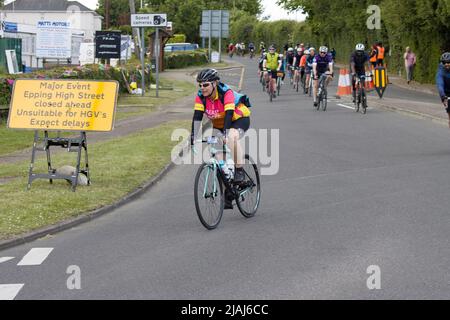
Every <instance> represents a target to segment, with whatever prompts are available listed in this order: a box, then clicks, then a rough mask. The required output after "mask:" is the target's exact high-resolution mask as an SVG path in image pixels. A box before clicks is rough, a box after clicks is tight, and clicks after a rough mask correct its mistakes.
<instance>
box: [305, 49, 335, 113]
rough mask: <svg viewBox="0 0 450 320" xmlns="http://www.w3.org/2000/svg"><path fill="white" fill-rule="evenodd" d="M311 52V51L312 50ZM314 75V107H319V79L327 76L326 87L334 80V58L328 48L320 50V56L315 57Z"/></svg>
mask: <svg viewBox="0 0 450 320" xmlns="http://www.w3.org/2000/svg"><path fill="white" fill-rule="evenodd" d="M310 51H311V50H310ZM313 74H314V78H313V79H314V90H313V95H314V107H317V88H318V86H319V81H318V80H319V78H320V76H321V75H322V74H326V75H327V80H326V81H325V86H327V85H328V83H329V82H330V81H331V79H332V78H333V58H332V56H331V54H329V53H328V48H327V47H325V46H321V47H320V48H319V54H317V55H316V56H315V57H314V60H313Z"/></svg>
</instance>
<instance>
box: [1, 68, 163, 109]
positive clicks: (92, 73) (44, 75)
mask: <svg viewBox="0 0 450 320" xmlns="http://www.w3.org/2000/svg"><path fill="white" fill-rule="evenodd" d="M139 70H140V66H137V65H136V64H134V63H129V64H127V65H126V66H124V67H117V68H113V67H111V68H108V69H106V68H105V67H104V66H103V65H98V64H90V65H84V66H82V67H72V68H70V67H56V68H52V69H47V70H44V69H43V70H37V71H35V72H32V73H23V74H15V75H8V76H7V78H0V110H1V109H2V108H1V106H5V105H9V104H10V102H11V94H12V87H13V84H14V80H15V79H25V78H27V79H43V80H44V79H80V80H116V81H117V82H119V93H128V89H127V85H126V83H125V79H126V80H127V81H128V83H130V82H131V81H136V82H137V84H138V86H139V87H140V82H141V80H140V79H141V73H140V72H139ZM149 71H150V65H149V64H147V65H146V72H145V74H146V79H145V83H146V85H147V86H149V84H150V83H155V81H154V78H153V77H152V76H151V75H150V72H149Z"/></svg>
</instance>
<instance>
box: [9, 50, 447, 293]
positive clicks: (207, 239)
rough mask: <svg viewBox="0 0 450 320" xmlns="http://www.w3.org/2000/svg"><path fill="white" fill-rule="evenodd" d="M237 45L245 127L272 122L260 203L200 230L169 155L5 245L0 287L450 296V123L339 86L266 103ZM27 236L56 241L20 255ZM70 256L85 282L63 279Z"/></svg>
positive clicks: (183, 173) (188, 171)
mask: <svg viewBox="0 0 450 320" xmlns="http://www.w3.org/2000/svg"><path fill="white" fill-rule="evenodd" d="M234 59H239V61H241V62H243V63H244V64H245V65H246V66H247V69H246V73H245V83H244V88H243V90H244V91H245V92H246V93H247V94H249V96H250V97H251V101H252V103H253V107H252V117H251V123H252V127H254V128H257V129H269V130H278V135H279V141H275V143H274V144H273V148H272V151H273V153H274V154H273V157H272V160H273V162H272V164H271V166H268V165H263V164H261V166H262V167H265V168H266V169H268V168H269V167H271V168H272V169H274V168H278V171H277V173H276V174H274V175H264V176H262V201H261V206H260V209H259V210H258V212H257V214H256V216H255V217H253V218H251V219H245V218H243V217H242V216H241V215H240V214H239V212H238V210H237V209H234V210H233V211H229V210H227V211H225V212H224V217H223V219H222V222H221V224H220V225H219V227H218V228H217V229H216V230H213V231H207V230H206V229H204V228H203V226H202V225H201V224H200V222H199V221H198V218H197V216H196V213H195V206H194V198H193V184H194V177H195V171H196V169H197V166H194V165H183V166H177V167H175V169H173V170H172V171H171V172H170V173H169V174H168V175H167V176H166V177H165V178H164V179H163V180H162V181H161V182H160V183H158V184H157V185H156V186H155V187H154V188H152V189H151V190H150V191H148V192H147V193H145V194H144V195H143V196H141V197H140V198H139V199H137V200H136V201H134V202H132V203H129V204H127V205H125V206H123V207H121V208H118V209H117V210H115V211H114V212H112V213H110V214H108V215H106V216H103V217H101V218H99V219H97V220H94V221H92V222H90V223H88V224H83V225H80V226H79V227H77V228H74V229H71V230H69V231H65V232H63V233H60V234H56V235H55V236H52V237H50V238H46V239H42V240H39V241H35V242H33V243H29V244H26V245H22V246H19V247H15V248H12V249H9V250H5V251H1V252H0V289H1V288H2V285H1V284H3V289H4V288H5V284H19V285H22V286H20V287H19V286H16V287H12V286H11V287H8V288H9V290H10V291H9V292H10V295H12V296H15V298H16V299H294V300H297V299H449V298H450V249H449V248H450V241H449V235H450V233H449V230H450V218H449V212H450V209H449V208H450V197H449V190H450V166H449V165H448V163H449V162H450V132H449V129H448V128H446V127H444V126H440V125H436V124H434V123H433V122H431V121H426V120H420V119H416V118H412V117H408V116H405V115H401V114H396V113H393V112H387V111H382V110H379V109H372V108H371V109H370V110H368V113H367V114H366V115H362V114H357V113H355V112H354V111H352V110H350V109H347V108H345V107H342V106H338V105H337V104H338V103H341V102H340V101H335V100H333V99H331V100H330V102H329V104H328V109H327V111H326V112H323V111H316V110H314V109H313V107H312V101H311V99H310V98H308V97H304V96H303V95H302V94H298V93H295V92H294V91H293V90H291V89H290V88H288V86H284V87H283V89H282V93H281V95H280V96H279V97H277V98H276V99H275V100H274V102H273V103H270V102H269V101H268V96H267V95H266V94H263V93H262V91H261V89H260V86H259V85H258V82H257V75H256V60H253V61H250V60H248V59H247V58H245V59H242V58H237V57H236V58H234ZM336 85H337V79H335V80H334V82H333V83H332V85H331V87H330V88H329V90H330V95H329V96H330V97H332V96H334V94H333V93H334V92H335V91H336ZM395 92H398V91H395ZM386 94H389V91H387V93H386ZM408 94H409V95H414V93H411V92H408ZM421 95H423V94H417V97H418V98H419V96H421ZM259 132H260V133H261V132H263V131H259ZM270 132H271V133H272V135H273V136H274V137H276V136H277V133H276V131H270ZM276 146H278V150H279V163H277V161H276V158H277V157H276V153H277V152H276V150H277V148H276ZM32 248H53V250H52V251H51V252H50V250H48V251H47V253H41V254H43V255H44V257H41V259H40V260H41V261H40V262H41V263H39V261H38V262H35V264H36V265H31V266H30V265H26V264H27V263H19V261H20V260H21V259H22V258H23V257H24V256H25V255H27V254H28V253H29V252H30V249H32ZM32 253H34V252H32ZM47 254H48V255H47ZM30 255H31V254H30ZM36 255H37V256H39V254H36ZM36 255H35V256H36ZM2 257H3V258H5V257H11V258H12V259H10V260H7V261H5V262H1V261H2ZM27 258H29V256H28V257H27ZM38 258H39V257H37V258H36V259H37V260H39V259H38ZM26 260H29V259H25V262H26ZM18 263H19V265H18ZM69 266H77V267H75V269H69V273H67V271H68V267H69ZM78 268H79V269H78ZM373 268H374V269H373ZM73 270H78V271H79V272H80V278H79V279H80V283H79V284H80V286H81V288H80V289H72V290H70V289H68V285H67V282H68V279H69V284H71V283H72V286H75V287H76V281H75V282H73V281H71V280H73V279H74V278H70V277H71V276H73V275H75V274H76V273H77V272H76V271H73ZM372 270H376V271H375V273H374V272H373V271H372ZM378 271H379V273H378ZM378 275H379V277H378V278H376V279H377V280H373V279H374V277H375V276H378ZM378 280H379V282H377V281H378ZM74 283H75V285H74ZM368 283H369V284H379V287H380V288H379V289H377V288H375V289H369V288H368ZM369 286H370V285H369ZM69 287H71V286H70V285H69ZM14 290H15V291H16V293H17V295H14V294H11V292H14ZM1 292H2V291H1V290H0V295H1ZM3 292H6V291H5V290H3ZM4 295H5V293H4Z"/></svg>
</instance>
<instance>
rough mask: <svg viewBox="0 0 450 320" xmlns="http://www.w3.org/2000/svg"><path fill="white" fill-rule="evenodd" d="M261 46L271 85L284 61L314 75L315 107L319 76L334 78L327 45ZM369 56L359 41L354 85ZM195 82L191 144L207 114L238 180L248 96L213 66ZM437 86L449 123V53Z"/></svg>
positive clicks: (353, 67) (443, 60) (442, 61)
mask: <svg viewBox="0 0 450 320" xmlns="http://www.w3.org/2000/svg"><path fill="white" fill-rule="evenodd" d="M260 49H261V58H260V72H264V73H265V76H267V77H270V83H269V85H272V86H273V85H274V83H275V80H276V78H277V77H278V74H277V73H278V71H281V70H282V67H283V64H284V63H283V61H285V62H286V64H287V68H289V67H291V68H294V70H295V72H297V74H298V75H299V76H302V73H304V74H305V75H306V77H307V78H308V77H311V76H312V77H313V79H314V81H315V85H314V105H315V106H316V105H317V100H316V94H317V93H316V91H317V82H318V79H320V77H321V76H326V82H329V81H331V79H332V78H333V67H334V66H333V58H332V55H331V54H330V53H328V48H327V47H326V46H321V47H320V48H319V52H318V54H316V53H315V49H314V48H313V47H305V46H303V44H299V45H298V46H297V47H296V49H295V51H294V49H293V48H290V47H288V49H287V52H286V59H284V57H283V54H279V53H277V52H276V50H275V46H274V45H271V46H270V47H269V50H268V52H266V51H265V48H264V46H263V45H261V44H260ZM370 59H371V57H370V54H368V53H367V52H366V51H365V46H364V44H362V43H358V44H357V45H356V46H355V50H354V52H353V53H352V54H351V57H350V69H351V73H352V76H353V77H352V79H353V81H352V83H353V85H354V83H355V79H356V77H362V76H365V75H366V71H368V70H370V69H371V66H370V62H371V61H370ZM366 67H367V68H366ZM197 81H198V83H199V92H198V95H197V97H196V101H195V113H194V117H193V121H192V135H191V143H192V144H193V143H194V140H195V137H196V135H197V134H198V127H199V123H200V122H201V120H202V118H203V115H204V114H206V115H207V117H208V118H209V119H210V120H211V121H212V123H213V128H214V129H216V130H219V131H220V132H222V133H223V135H224V137H225V139H224V143H225V144H227V145H228V146H229V149H230V150H231V153H232V156H233V158H234V163H235V164H236V176H235V180H236V181H241V180H243V179H244V173H243V171H242V163H243V152H242V149H241V146H240V143H239V140H240V139H241V138H242V137H243V136H244V134H245V132H246V131H247V130H248V129H249V127H250V109H249V107H250V104H249V100H248V98H247V96H245V95H242V94H239V93H237V92H235V91H233V90H231V89H230V88H229V87H228V86H227V85H225V84H224V83H222V82H221V81H220V77H219V74H218V72H217V71H216V70H214V69H205V70H202V71H201V72H200V73H199V74H198V76H197ZM436 85H437V87H438V91H439V96H440V98H441V101H442V103H443V105H444V107H445V108H446V111H447V113H448V115H449V126H450V106H449V103H448V97H449V96H450V52H445V53H444V54H442V56H441V59H440V64H439V68H438V72H437V74H436ZM274 92H275V90H274ZM225 208H226V209H232V208H233V206H232V203H231V200H230V199H229V198H227V199H226V204H225Z"/></svg>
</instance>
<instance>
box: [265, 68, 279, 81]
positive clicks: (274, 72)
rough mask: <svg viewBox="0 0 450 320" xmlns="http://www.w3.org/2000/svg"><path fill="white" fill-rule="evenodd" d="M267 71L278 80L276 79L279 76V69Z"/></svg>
mask: <svg viewBox="0 0 450 320" xmlns="http://www.w3.org/2000/svg"><path fill="white" fill-rule="evenodd" d="M267 72H269V73H270V76H271V77H272V79H275V80H276V79H277V78H278V76H277V72H278V71H276V70H275V71H273V70H270V71H269V70H267Z"/></svg>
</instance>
